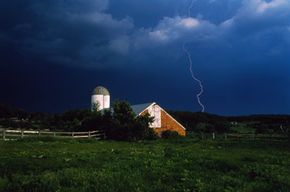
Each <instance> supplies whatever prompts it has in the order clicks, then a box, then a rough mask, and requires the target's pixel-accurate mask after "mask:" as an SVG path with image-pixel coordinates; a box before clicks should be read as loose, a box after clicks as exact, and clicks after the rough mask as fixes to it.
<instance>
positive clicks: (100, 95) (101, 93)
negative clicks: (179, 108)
mask: <svg viewBox="0 0 290 192" xmlns="http://www.w3.org/2000/svg"><path fill="white" fill-rule="evenodd" d="M96 106H98V108H97V109H98V110H106V109H110V93H109V91H108V90H107V89H106V88H105V87H102V86H98V87H96V88H95V89H94V90H93V93H92V96H91V108H92V110H94V109H95V108H96ZM131 108H132V110H133V111H134V113H135V114H136V115H137V116H140V115H145V114H147V113H148V114H149V115H150V116H151V117H154V121H153V122H152V123H151V124H150V125H149V126H150V127H151V128H152V129H154V131H155V132H156V133H157V134H158V135H161V133H162V132H163V131H166V130H170V131H176V132H177V133H178V134H179V135H181V136H185V135H186V129H185V127H184V126H182V125H181V124H180V123H179V122H178V121H177V120H176V119H174V118H173V117H172V116H171V115H170V114H168V113H167V112H166V111H165V110H164V109H163V108H162V107H160V106H159V105H158V104H157V103H155V102H152V103H145V104H139V105H132V106H131Z"/></svg>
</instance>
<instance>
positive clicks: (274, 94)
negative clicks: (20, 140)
mask: <svg viewBox="0 0 290 192" xmlns="http://www.w3.org/2000/svg"><path fill="white" fill-rule="evenodd" d="M190 2H191V1H189V0H180V1H175V0H147V1H145V0H138V1H132V0H120V1H114V0H110V1H109V0H74V1H68V0H50V1H44V0H40V1H37V0H27V1H21V0H11V1H2V2H0V65H1V66H0V67H1V72H0V74H1V86H2V87H4V88H5V91H3V93H2V94H1V98H0V99H1V100H3V101H4V102H9V103H16V104H17V105H20V106H23V107H25V108H28V109H31V110H42V109H43V110H49V111H60V110H64V109H67V108H71V107H86V106H87V102H88V101H87V100H86V99H87V98H86V97H88V95H89V94H90V93H89V92H90V89H92V88H93V86H94V85H95V84H96V83H97V84H104V86H107V87H109V89H110V90H112V92H113V93H114V94H115V96H114V97H116V98H121V99H126V100H129V102H131V103H138V102H147V101H149V100H150V101H151V100H155V101H156V102H159V103H161V104H163V105H165V107H167V108H172V109H181V110H192V111H198V110H199V108H198V105H197V102H196V101H195V96H194V95H195V93H197V92H198V86H197V85H196V84H195V83H194V82H193V81H192V80H191V79H190V74H189V71H188V64H187V62H186V58H185V55H184V53H183V52H182V44H183V43H184V42H186V43H187V46H188V49H189V51H190V52H191V54H192V58H193V62H194V66H193V67H194V71H195V73H196V74H197V76H198V77H199V78H201V79H202V81H203V82H204V85H205V93H204V95H203V97H202V100H203V101H204V103H205V104H206V108H207V111H208V112H213V113H220V114H245V113H289V112H290V100H289V98H290V97H289V96H290V91H289V90H288V89H287V86H289V83H290V76H289V71H290V66H289V63H290V57H289V56H288V53H289V51H290V19H289V18H290V2H289V1H288V0H230V1H229V0H218V1H213V0H196V1H195V2H194V4H193V7H192V9H191V14H190V17H189V16H188V13H187V11H188V6H189V4H190ZM15 71H18V72H17V73H16V72H15ZM44 73H45V75H42V77H39V74H44ZM33 74H37V75H33ZM72 74H74V75H72ZM11 76H13V79H12V80H10V81H5V79H7V77H11ZM52 78H54V79H55V80H54V81H50V80H51V79H52ZM37 79H38V80H37ZM120 80H121V82H120ZM55 81H56V82H58V81H62V82H63V83H64V84H58V83H56V82H55ZM71 82H73V83H74V84H76V85H75V87H71V86H70V85H69V84H70V83H71ZM43 85H45V86H46V87H50V89H52V90H55V91H56V92H57V94H58V95H59V96H58V97H57V98H59V99H57V98H55V101H53V102H54V105H53V106H54V107H48V106H51V103H50V102H49V98H51V95H50V93H47V92H46V91H45V89H44V88H43ZM23 86H26V87H27V89H28V90H29V91H28V93H23V91H21V90H22V89H21V88H20V87H23ZM60 86H62V87H60ZM12 87H13V88H12ZM4 88H3V89H4ZM15 89H16V90H17V89H18V90H19V91H15ZM12 90H13V91H12ZM124 90H128V91H124ZM68 91H70V92H74V94H76V95H78V94H79V97H77V96H75V97H77V98H78V99H77V101H75V99H76V98H75V97H72V98H70V99H67V98H66V99H64V98H65V97H64V95H66V94H67V92H68ZM9 92H10V93H9ZM31 92H39V96H35V97H33V98H34V101H31V100H30V99H29V98H31V97H30V96H29V95H30V94H29V93H31ZM125 93H127V94H125ZM71 94H72V93H71ZM11 95H13V96H12V97H11ZM36 95H37V94H36ZM80 95H81V96H80ZM168 95H170V97H168ZM18 98H24V100H21V101H19V100H18ZM1 100H0V101H1ZM16 100H17V101H16ZM44 101H48V103H47V104H46V105H45V106H43V105H42V106H41V105H40V103H43V102H44ZM72 102H74V104H73V105H71V103H72ZM31 103H34V104H33V105H32V104H31ZM37 106H38V107H37ZM55 106H57V107H55Z"/></svg>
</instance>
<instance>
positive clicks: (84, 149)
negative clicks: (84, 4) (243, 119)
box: [0, 138, 290, 192]
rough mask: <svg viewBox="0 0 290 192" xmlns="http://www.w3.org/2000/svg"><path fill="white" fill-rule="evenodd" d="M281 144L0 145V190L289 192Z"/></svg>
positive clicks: (289, 168) (289, 165) (289, 153)
mask: <svg viewBox="0 0 290 192" xmlns="http://www.w3.org/2000/svg"><path fill="white" fill-rule="evenodd" d="M289 148H290V147H289V144H288V143H286V142H282V141H269V142H267V141H231V140H227V141H210V140H207V141H200V140H197V139H194V138H186V139H175V140H157V141H144V142H115V141H93V140H83V141H75V140H54V139H51V140H49V139H47V140H43V141H38V140H23V141H8V142H7V141H6V142H3V141H0V191H9V192H13V191H114V192H117V191H129V192H130V191H134V192H135V191H146V192H148V191H149V192H150V191H271V192H272V191H290V149H289Z"/></svg>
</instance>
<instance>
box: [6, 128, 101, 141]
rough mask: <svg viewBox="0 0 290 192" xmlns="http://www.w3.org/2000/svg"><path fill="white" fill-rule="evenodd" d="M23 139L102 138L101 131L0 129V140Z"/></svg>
mask: <svg viewBox="0 0 290 192" xmlns="http://www.w3.org/2000/svg"><path fill="white" fill-rule="evenodd" d="M25 137H56V138H71V139H81V138H96V139H101V138H103V137H104V133H103V132H102V131H98V130H96V131H88V132H59V131H41V130H38V131H35V130H18V129H17V130H15V129H0V139H3V140H7V139H17V138H25Z"/></svg>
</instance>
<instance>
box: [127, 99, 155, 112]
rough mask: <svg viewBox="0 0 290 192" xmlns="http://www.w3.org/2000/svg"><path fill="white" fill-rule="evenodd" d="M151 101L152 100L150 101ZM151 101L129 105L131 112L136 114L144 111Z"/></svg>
mask: <svg viewBox="0 0 290 192" xmlns="http://www.w3.org/2000/svg"><path fill="white" fill-rule="evenodd" d="M152 103H153V102H152ZM152 103H143V104H138V105H131V108H132V110H133V112H134V113H135V114H136V115H139V114H140V113H141V112H142V111H144V110H145V109H146V108H147V107H149V106H150V105H152Z"/></svg>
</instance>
